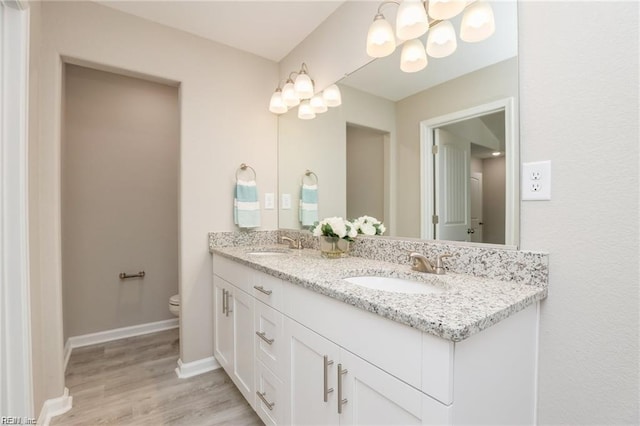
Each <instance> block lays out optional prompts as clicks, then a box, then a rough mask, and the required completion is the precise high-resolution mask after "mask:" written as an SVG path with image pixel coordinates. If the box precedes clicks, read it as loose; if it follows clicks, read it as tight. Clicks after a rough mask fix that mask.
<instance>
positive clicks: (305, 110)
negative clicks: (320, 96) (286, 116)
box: [298, 100, 316, 120]
mask: <svg viewBox="0 0 640 426" xmlns="http://www.w3.org/2000/svg"><path fill="white" fill-rule="evenodd" d="M298 118H300V119H302V120H311V119H312V118H316V113H315V112H313V109H312V108H311V104H310V103H309V100H304V101H302V102H300V106H299V107H298Z"/></svg>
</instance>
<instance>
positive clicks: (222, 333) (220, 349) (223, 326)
mask: <svg viewBox="0 0 640 426" xmlns="http://www.w3.org/2000/svg"><path fill="white" fill-rule="evenodd" d="M231 288H232V287H231V285H230V284H229V283H227V282H226V281H225V280H223V279H222V278H220V277H218V276H217V275H214V276H213V312H214V319H213V352H214V355H215V357H216V359H217V360H218V362H219V363H220V365H221V366H222V368H224V369H225V370H226V371H227V373H229V372H230V369H231V368H232V363H233V317H232V316H231V313H230V312H227V302H228V301H229V300H230V299H231V296H230V295H229V294H230V291H231Z"/></svg>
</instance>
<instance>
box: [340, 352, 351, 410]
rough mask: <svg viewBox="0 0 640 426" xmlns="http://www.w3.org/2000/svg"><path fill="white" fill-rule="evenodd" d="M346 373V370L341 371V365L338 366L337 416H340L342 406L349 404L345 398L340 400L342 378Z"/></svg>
mask: <svg viewBox="0 0 640 426" xmlns="http://www.w3.org/2000/svg"><path fill="white" fill-rule="evenodd" d="M348 371H349V370H347V369H346V368H345V369H344V370H343V369H342V364H338V414H342V406H343V405H344V404H346V403H347V402H349V400H348V399H347V398H344V399H343V398H342V376H343V375H345V374H347V373H348Z"/></svg>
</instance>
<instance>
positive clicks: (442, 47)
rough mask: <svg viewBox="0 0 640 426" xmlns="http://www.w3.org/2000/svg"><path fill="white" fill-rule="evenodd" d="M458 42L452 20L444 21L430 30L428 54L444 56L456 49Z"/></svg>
mask: <svg viewBox="0 0 640 426" xmlns="http://www.w3.org/2000/svg"><path fill="white" fill-rule="evenodd" d="M457 47H458V42H457V40H456V32H455V30H454V29H453V24H451V21H442V22H440V23H439V24H438V25H436V26H435V27H433V28H431V31H429V37H428V38H427V54H428V55H429V56H431V57H434V58H444V57H445V56H449V55H451V54H452V53H453V52H455V51H456V48H457Z"/></svg>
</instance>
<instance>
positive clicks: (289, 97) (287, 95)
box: [282, 80, 300, 107]
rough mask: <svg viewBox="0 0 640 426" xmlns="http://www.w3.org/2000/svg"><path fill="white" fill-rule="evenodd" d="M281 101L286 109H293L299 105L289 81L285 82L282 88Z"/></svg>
mask: <svg viewBox="0 0 640 426" xmlns="http://www.w3.org/2000/svg"><path fill="white" fill-rule="evenodd" d="M282 100H283V101H284V104H285V105H286V106H288V107H294V106H296V105H298V104H299V103H300V98H299V97H298V93H297V92H296V89H295V87H294V86H293V82H292V81H291V80H287V84H285V85H284V87H283V88H282Z"/></svg>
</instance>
